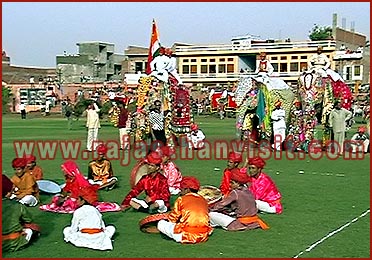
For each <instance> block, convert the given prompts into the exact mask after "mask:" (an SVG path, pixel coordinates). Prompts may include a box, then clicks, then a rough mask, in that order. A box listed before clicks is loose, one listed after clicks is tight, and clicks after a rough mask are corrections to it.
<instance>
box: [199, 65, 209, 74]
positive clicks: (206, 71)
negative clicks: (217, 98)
mask: <svg viewBox="0 0 372 260" xmlns="http://www.w3.org/2000/svg"><path fill="white" fill-rule="evenodd" d="M200 73H208V65H201V66H200Z"/></svg>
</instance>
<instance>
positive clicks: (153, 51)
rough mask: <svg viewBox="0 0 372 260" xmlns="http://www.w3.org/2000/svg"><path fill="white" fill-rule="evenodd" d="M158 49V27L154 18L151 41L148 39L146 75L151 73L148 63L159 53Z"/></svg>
mask: <svg viewBox="0 0 372 260" xmlns="http://www.w3.org/2000/svg"><path fill="white" fill-rule="evenodd" d="M159 51H160V41H159V32H158V28H157V26H156V23H155V20H152V32H151V41H150V48H149V55H148V57H147V66H146V74H147V75H149V74H150V73H151V67H150V63H151V61H152V60H153V59H154V58H155V57H156V56H158V55H159Z"/></svg>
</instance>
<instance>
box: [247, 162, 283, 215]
mask: <svg viewBox="0 0 372 260" xmlns="http://www.w3.org/2000/svg"><path fill="white" fill-rule="evenodd" d="M265 165H266V162H265V161H264V160H263V159H262V158H261V157H258V156H256V157H253V158H247V160H246V162H245V165H244V166H243V168H242V169H241V172H244V173H248V176H249V177H250V178H249V182H248V186H249V190H250V191H251V192H252V193H253V195H254V197H255V199H256V204H257V208H258V210H259V211H262V212H266V213H276V214H281V213H282V212H283V206H282V203H281V198H282V195H281V194H280V192H279V190H278V188H277V187H276V185H275V183H274V181H273V180H272V179H271V178H270V176H268V175H267V174H266V173H264V172H262V170H263V168H264V167H265ZM247 166H248V167H247Z"/></svg>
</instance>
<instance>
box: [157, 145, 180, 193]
mask: <svg viewBox="0 0 372 260" xmlns="http://www.w3.org/2000/svg"><path fill="white" fill-rule="evenodd" d="M158 152H159V154H160V155H161V157H162V163H161V165H160V168H161V170H162V171H163V175H164V176H165V177H166V178H167V180H168V186H169V192H170V194H172V195H177V194H178V193H179V192H180V191H181V190H180V183H181V181H182V174H181V171H180V169H179V168H178V167H177V165H176V164H175V163H174V162H173V161H172V160H171V157H172V156H173V155H174V154H175V151H174V148H172V147H169V146H162V147H161V148H160V149H159V151H158Z"/></svg>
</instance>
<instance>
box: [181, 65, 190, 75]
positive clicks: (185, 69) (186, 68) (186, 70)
mask: <svg viewBox="0 0 372 260" xmlns="http://www.w3.org/2000/svg"><path fill="white" fill-rule="evenodd" d="M182 74H190V66H189V65H183V66H182Z"/></svg>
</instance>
